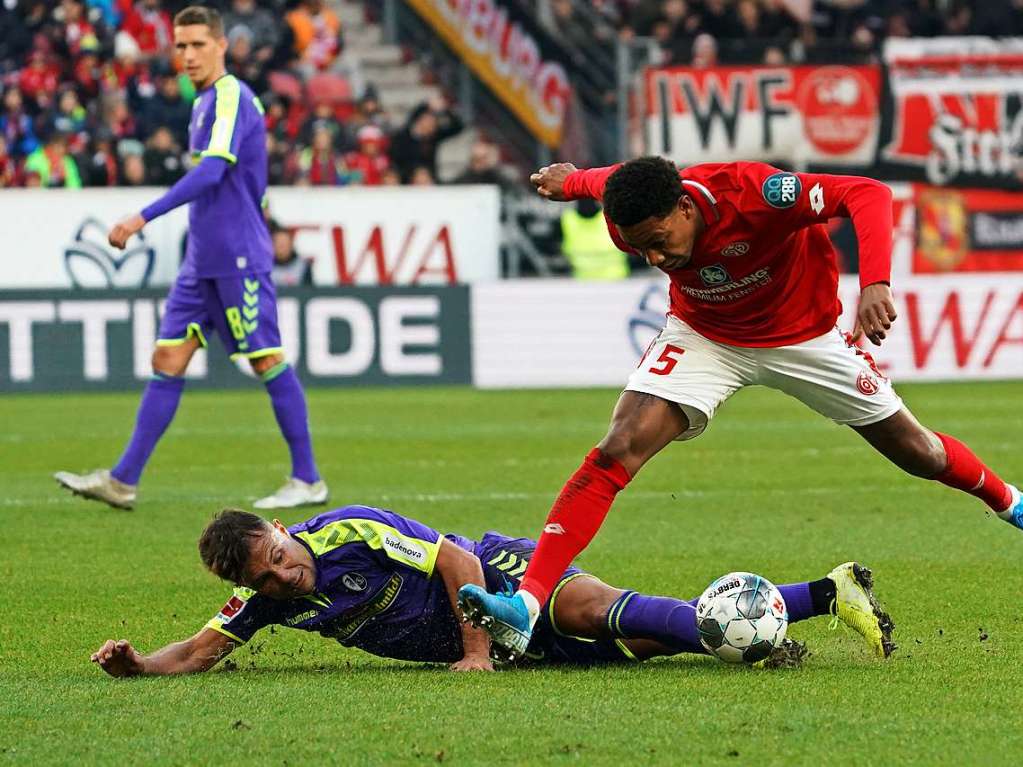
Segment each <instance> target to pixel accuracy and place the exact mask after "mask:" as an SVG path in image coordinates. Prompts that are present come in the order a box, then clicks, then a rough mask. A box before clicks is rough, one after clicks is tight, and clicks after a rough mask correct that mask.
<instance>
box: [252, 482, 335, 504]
mask: <svg viewBox="0 0 1023 767" xmlns="http://www.w3.org/2000/svg"><path fill="white" fill-rule="evenodd" d="M328 495H329V492H328V490H327V483H326V482H324V481H323V480H322V479H320V480H317V481H316V482H313V483H312V484H310V483H309V482H303V481H302V480H300V479H296V478H295V477H289V478H288V481H287V482H285V483H284V486H283V487H281V488H280V489H278V490H277V492H276V493H274V494H273V495H268V496H267V497H266V498H260V499H259V500H258V501H256V502H255V503H254V504H252V506H253V508H256V509H295V508H298V507H299V506H318V505H319V504H321V503H326V502H327V496H328Z"/></svg>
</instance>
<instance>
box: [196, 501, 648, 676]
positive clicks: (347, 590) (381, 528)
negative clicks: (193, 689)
mask: <svg viewBox="0 0 1023 767" xmlns="http://www.w3.org/2000/svg"><path fill="white" fill-rule="evenodd" d="M288 532H290V533H291V535H292V536H293V537H294V538H295V539H296V540H298V541H300V542H301V543H302V545H304V546H305V547H306V548H307V549H308V550H309V552H310V553H311V554H312V555H313V558H314V560H315V562H316V587H315V589H316V590H315V591H314V593H313V594H311V595H309V596H306V597H300V598H298V599H285V600H276V599H270V598H269V597H265V596H262V595H260V594H256V593H255V592H253V591H252V590H251V589H246V588H237V589H235V591H234V595H233V596H232V597H231V598H230V599H229V600H228V602H227V604H225V605H224V607H223V608H222V609H221V610H220V612H219V613H218V614H217V615H216V616H215V617H214V618H213V619H212V620H210V622H209V623H207V624H206V625H207V627H208V628H211V629H213V630H215V631H219V632H220V633H222V634H225V635H226V636H228V637H230V638H231V639H234V640H236V641H238V642H247V641H248V640H249V639H251V638H252V636H253V635H254V634H255V633H256V632H257V631H258V630H259V629H261V628H263V627H264V626H269V625H281V626H287V627H290V628H296V629H300V630H303V631H315V632H318V633H320V634H322V635H323V636H325V637H328V638H331V639H336V640H338V641H339V642H340V643H341V644H343V645H346V646H349V647H358V648H359V649H361V650H365V651H366V652H370V653H373V654H374V655H379V656H382V657H385V658H395V659H398V660H413V661H426V662H435V663H451V662H453V661H456V660H459V659H460V658H461V657H462V635H461V628H460V625H459V622H458V620H457V619H456V618H455V614H454V611H453V610H452V609H451V602H450V601H449V599H448V595H447V590H446V589H445V586H444V581H443V579H442V578H441V577H440V575H439V574H437V573H435V572H434V564H435V563H436V560H437V554H438V553H439V551H440V547H441V541H442V539H444V538H446V539H447V540H448V541H449V542H451V543H453V544H455V545H456V546H459V547H461V548H463V549H465V550H466V551H471V552H472V553H474V554H475V555H476V556H477V557H479V559H480V562H481V565H482V567H483V574H484V578H485V580H486V585H487V588H488V589H490V590H495V591H496V590H506V589H510V588H514V587H515V586H516V585H517V584H518V580H519V578H521V577H522V573H523V572H524V571H525V565H526V564H527V563H528V560H529V557H530V556H532V553H533V549H534V547H535V546H536V542H535V541H531V540H529V539H526V538H509V537H507V536H504V535H501V534H499V533H494V532H489V533H487V534H486V535H484V536H483V538H482V539H481V540H480V541H478V542H477V541H471V540H469V539H468V538H463V537H462V536H458V535H447V536H441V534H440V533H438V532H437V531H436V530H433V529H432V528H430V527H427V526H426V525H424V524H422V523H420V522H416V521H415V520H412V519H408V518H407V517H403V516H401V515H399V514H395V513H394V512H392V511H386V510H384V509H375V508H371V507H369V506H348V507H345V508H341V509H335V510H333V511H328V512H326V513H324V514H320V515H319V516H316V517H313V518H312V519H310V520H307V521H305V522H300V523H298V524H296V525H292V526H291V527H289V528H288ZM580 575H583V573H582V572H581V571H580V570H577V569H575V568H569V570H567V571H566V572H565V575H564V577H563V579H562V582H567V581H568V580H571V579H572V578H575V577H578V576H580ZM527 657H529V658H531V659H533V660H541V659H542V660H545V661H549V662H571V663H583V664H587V663H602V662H608V661H621V660H625V659H626V658H628V657H629V656H628V654H627V653H626V652H624V651H623V649H622V646H621V643H620V642H617V641H615V640H607V641H597V642H594V641H590V640H580V639H575V638H573V637H567V636H564V635H562V634H559V633H558V632H557V631H556V629H555V628H554V626H553V625H552V623H551V620H550V614H549V611H548V610H546V609H545V610H544V611H543V613H542V615H541V618H540V620H539V621H538V622H537V625H536V626H535V628H534V631H533V640H532V641H531V642H530V645H529V651H528V653H527Z"/></svg>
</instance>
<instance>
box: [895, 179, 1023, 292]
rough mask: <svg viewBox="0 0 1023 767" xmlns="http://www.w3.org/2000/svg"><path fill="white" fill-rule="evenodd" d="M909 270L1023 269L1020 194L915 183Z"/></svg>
mask: <svg viewBox="0 0 1023 767" xmlns="http://www.w3.org/2000/svg"><path fill="white" fill-rule="evenodd" d="M913 200H914V205H915V207H916V237H915V246H914V248H913V273H914V274H935V273H940V272H1010V271H1023V195H1020V194H1019V193H1015V194H1013V193H1011V192H1000V191H996V190H990V189H965V190H956V189H948V188H942V187H930V186H923V185H914V187H913Z"/></svg>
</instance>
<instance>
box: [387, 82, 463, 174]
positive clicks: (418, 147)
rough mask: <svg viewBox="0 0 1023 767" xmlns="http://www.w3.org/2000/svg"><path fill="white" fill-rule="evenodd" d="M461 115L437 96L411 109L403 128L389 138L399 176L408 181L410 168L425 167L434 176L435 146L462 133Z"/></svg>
mask: <svg viewBox="0 0 1023 767" xmlns="http://www.w3.org/2000/svg"><path fill="white" fill-rule="evenodd" d="M463 127H464V124H463V123H462V120H461V118H460V117H459V116H458V115H457V114H455V113H454V112H453V111H452V110H451V109H449V108H448V105H447V102H446V101H445V100H444V99H443V98H442V97H440V96H436V97H434V98H432V99H431V100H430V101H428V102H425V103H422V104H420V105H419V106H417V107H416V108H415V109H413V110H412V113H411V114H410V115H409V117H408V121H407V122H406V123H405V127H404V128H402V129H401V130H400V131H398V133H397V134H395V136H394V137H393V138H392V139H391V152H390V153H391V162H393V163H394V165H395V167H396V168H397V169H398V172H399V173H400V174H401V177H402V179H404V180H406V181H409V180H411V178H412V171H413V170H415V169H416V168H417V167H418V166H424V167H425V168H426V169H427V170H428V171H429V173H430V176H431V177H432V178H436V177H437V146H438V145H439V144H440V142H441V141H444V140H445V139H448V138H451V137H452V136H455V135H457V134H459V133H461V132H462V128H463Z"/></svg>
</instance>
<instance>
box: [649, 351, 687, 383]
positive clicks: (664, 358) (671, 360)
mask: <svg viewBox="0 0 1023 767" xmlns="http://www.w3.org/2000/svg"><path fill="white" fill-rule="evenodd" d="M685 353H686V350H685V349H680V348H679V347H677V346H673V345H672V344H666V345H665V347H664V350H663V351H662V352H661V356H660V357H658V358H657V360H656V362H657V363H660V364H661V366H660V367H657V364H654V366H653V367H652V368H650V372H651V373H653V374H654V375H658V376H666V375H668V373H670V372H671V371H672V370H674V369H675V366H676V365H677V364H678V357H673V356H671V355H673V354H677V355H678V356H679V357H681V356H682V355H683V354H685Z"/></svg>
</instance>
